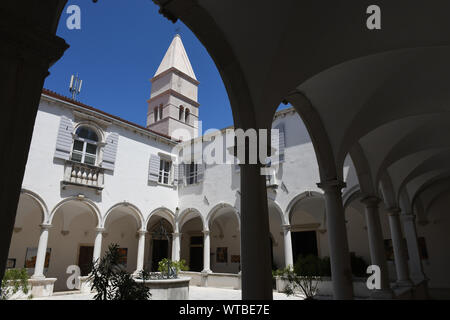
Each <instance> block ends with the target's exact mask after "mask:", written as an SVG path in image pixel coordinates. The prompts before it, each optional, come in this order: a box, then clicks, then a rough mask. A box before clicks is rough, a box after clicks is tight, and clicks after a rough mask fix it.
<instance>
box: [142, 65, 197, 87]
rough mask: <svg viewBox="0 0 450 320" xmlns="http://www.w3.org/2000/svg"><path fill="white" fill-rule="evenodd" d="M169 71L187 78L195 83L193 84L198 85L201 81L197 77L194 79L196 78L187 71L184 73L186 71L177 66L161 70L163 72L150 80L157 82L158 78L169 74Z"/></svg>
mask: <svg viewBox="0 0 450 320" xmlns="http://www.w3.org/2000/svg"><path fill="white" fill-rule="evenodd" d="M169 73H175V74H176V75H178V76H180V77H182V78H184V79H185V80H187V81H189V82H191V83H193V84H194V85H196V86H198V85H199V84H200V81H198V80H196V79H194V78H192V77H190V76H188V75H187V74H186V73H184V72H182V71H180V70H178V69H177V68H175V67H170V68H169V69H167V70H165V71H163V72H161V73H160V74H158V75H157V76H156V77H153V78H151V79H150V81H151V82H152V83H153V82H155V81H156V80H158V79H159V78H162V77H164V76H165V75H166V74H169Z"/></svg>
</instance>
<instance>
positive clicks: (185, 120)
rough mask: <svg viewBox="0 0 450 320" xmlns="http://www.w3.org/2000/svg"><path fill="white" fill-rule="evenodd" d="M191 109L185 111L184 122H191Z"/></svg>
mask: <svg viewBox="0 0 450 320" xmlns="http://www.w3.org/2000/svg"><path fill="white" fill-rule="evenodd" d="M190 113H191V111H190V110H189V109H186V111H185V113H184V122H186V123H189V115H190Z"/></svg>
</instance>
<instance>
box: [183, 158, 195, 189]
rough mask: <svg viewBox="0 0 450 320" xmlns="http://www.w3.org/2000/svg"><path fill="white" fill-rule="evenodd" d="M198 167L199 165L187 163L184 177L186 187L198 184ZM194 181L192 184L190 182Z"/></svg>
mask: <svg viewBox="0 0 450 320" xmlns="http://www.w3.org/2000/svg"><path fill="white" fill-rule="evenodd" d="M191 166H193V168H194V170H193V171H191ZM198 166H199V164H197V163H186V164H185V167H184V176H185V180H186V185H187V186H191V185H194V184H197V183H198ZM191 179H193V180H192V182H190V181H191Z"/></svg>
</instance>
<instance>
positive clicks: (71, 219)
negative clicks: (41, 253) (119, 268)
mask: <svg viewBox="0 0 450 320" xmlns="http://www.w3.org/2000/svg"><path fill="white" fill-rule="evenodd" d="M46 224H47V225H51V226H52V227H51V228H50V230H49V235H48V244H47V254H46V262H45V266H44V273H45V276H46V277H48V278H56V279H57V281H56V282H55V285H54V290H55V291H67V290H69V288H68V287H67V283H66V281H67V278H68V277H69V276H70V274H67V273H66V270H67V267H68V266H70V265H76V266H79V267H80V269H81V275H83V276H85V275H88V273H89V272H90V270H91V263H92V261H93V251H94V242H95V236H96V228H98V227H99V226H100V224H101V215H100V211H99V209H98V207H97V205H96V204H95V203H94V202H93V201H92V200H90V199H87V198H84V197H69V198H67V199H64V200H62V201H61V202H59V203H58V204H56V206H55V207H54V208H53V210H52V212H51V213H50V215H49V218H48V220H47V221H46Z"/></svg>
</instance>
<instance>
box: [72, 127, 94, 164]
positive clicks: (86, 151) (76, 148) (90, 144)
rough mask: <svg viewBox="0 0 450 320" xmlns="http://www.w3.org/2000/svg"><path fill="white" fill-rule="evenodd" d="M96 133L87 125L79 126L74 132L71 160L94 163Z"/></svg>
mask: <svg viewBox="0 0 450 320" xmlns="http://www.w3.org/2000/svg"><path fill="white" fill-rule="evenodd" d="M97 144H98V135H97V133H96V132H95V131H94V130H92V129H91V128H89V127H79V128H78V129H77V131H76V132H75V138H74V141H73V148H72V157H71V159H72V161H76V162H81V163H86V164H90V165H95V162H96V158H97Z"/></svg>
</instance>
